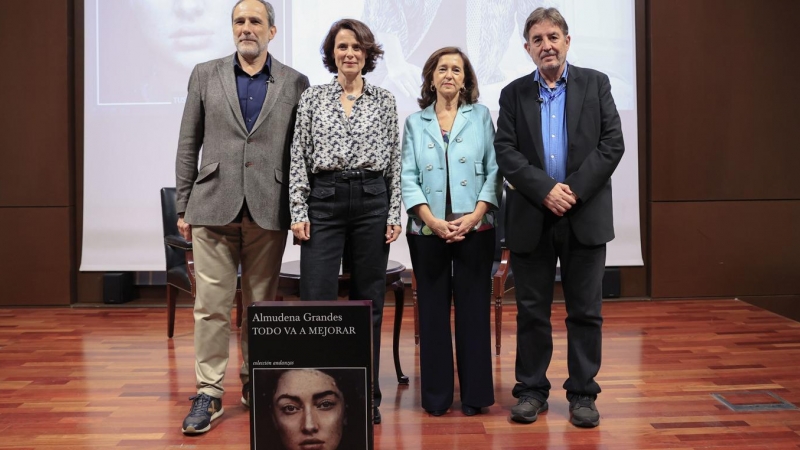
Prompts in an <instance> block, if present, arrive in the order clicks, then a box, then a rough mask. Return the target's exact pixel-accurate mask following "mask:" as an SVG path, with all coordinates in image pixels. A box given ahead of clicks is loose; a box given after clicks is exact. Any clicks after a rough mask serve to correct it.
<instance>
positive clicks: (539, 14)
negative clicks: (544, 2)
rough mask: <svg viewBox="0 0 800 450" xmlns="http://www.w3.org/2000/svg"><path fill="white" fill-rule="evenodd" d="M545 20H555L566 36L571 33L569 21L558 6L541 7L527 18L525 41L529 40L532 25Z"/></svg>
mask: <svg viewBox="0 0 800 450" xmlns="http://www.w3.org/2000/svg"><path fill="white" fill-rule="evenodd" d="M544 21H550V22H553V24H554V25H556V26H557V27H559V28H561V32H562V33H564V36H566V35H568V34H569V26H568V25H567V21H566V20H565V19H564V16H562V15H561V13H560V12H558V10H557V9H556V8H543V7H539V8H536V9H534V10H533V12H532V13H531V14H530V15H529V16H528V19H527V20H525V30H524V31H523V32H522V37H524V38H525V42H528V38H529V37H530V31H531V27H532V26H534V25H536V24H537V23H539V22H544Z"/></svg>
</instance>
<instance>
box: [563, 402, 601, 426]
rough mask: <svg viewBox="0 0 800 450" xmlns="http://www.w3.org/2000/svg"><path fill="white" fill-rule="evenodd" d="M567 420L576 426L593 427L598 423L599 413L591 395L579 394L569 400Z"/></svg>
mask: <svg viewBox="0 0 800 450" xmlns="http://www.w3.org/2000/svg"><path fill="white" fill-rule="evenodd" d="M569 421H570V423H571V424H573V425H575V426H576V427H581V428H594V427H596V426H598V425H600V413H599V412H597V406H595V404H594V399H593V398H592V397H589V396H586V395H581V396H578V397H575V398H573V399H572V400H571V401H570V402H569Z"/></svg>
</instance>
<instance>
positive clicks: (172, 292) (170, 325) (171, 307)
mask: <svg viewBox="0 0 800 450" xmlns="http://www.w3.org/2000/svg"><path fill="white" fill-rule="evenodd" d="M177 299H178V288H176V287H175V286H173V285H171V284H168V285H167V337H168V338H170V339H171V338H172V335H173V333H174V332H175V305H176V302H177Z"/></svg>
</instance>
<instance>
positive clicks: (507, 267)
mask: <svg viewBox="0 0 800 450" xmlns="http://www.w3.org/2000/svg"><path fill="white" fill-rule="evenodd" d="M506 189H507V188H506V186H505V185H503V195H502V197H501V199H500V209H499V210H498V211H497V214H496V215H495V225H496V227H495V247H494V262H493V263H492V298H493V299H494V332H495V355H497V356H499V355H500V342H501V336H502V329H503V296H504V295H505V293H506V292H508V291H509V290H511V289H513V288H514V286H513V280H514V275H513V273H512V271H511V263H510V262H509V257H510V254H511V252H510V251H509V250H508V249H507V248H506V239H505V227H504V223H505V219H506V218H505V214H506ZM509 280H511V282H512V284H511V287H507V286H508V281H509ZM411 296H412V299H413V302H414V343H415V344H417V345H419V309H418V307H417V278H416V277H415V276H414V272H413V270H412V272H411Z"/></svg>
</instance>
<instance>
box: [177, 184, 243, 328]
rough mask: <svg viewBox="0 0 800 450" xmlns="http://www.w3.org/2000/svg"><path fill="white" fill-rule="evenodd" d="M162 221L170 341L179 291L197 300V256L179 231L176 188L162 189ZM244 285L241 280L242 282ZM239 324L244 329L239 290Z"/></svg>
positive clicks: (239, 290)
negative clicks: (195, 258)
mask: <svg viewBox="0 0 800 450" xmlns="http://www.w3.org/2000/svg"><path fill="white" fill-rule="evenodd" d="M161 221H162V226H163V228H164V252H165V253H166V258H167V337H169V338H172V335H173V333H174V331H175V306H176V300H177V298H178V290H181V291H184V292H187V293H189V294H191V295H192V298H194V297H195V276H194V255H193V254H192V243H191V242H189V241H187V240H186V239H184V238H183V236H181V234H180V232H179V231H178V213H177V210H176V206H175V188H161ZM239 283H241V278H240V279H239ZM234 301H235V302H236V324H237V326H239V327H241V326H242V290H241V286H240V285H237V288H236V297H235V300H234Z"/></svg>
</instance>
